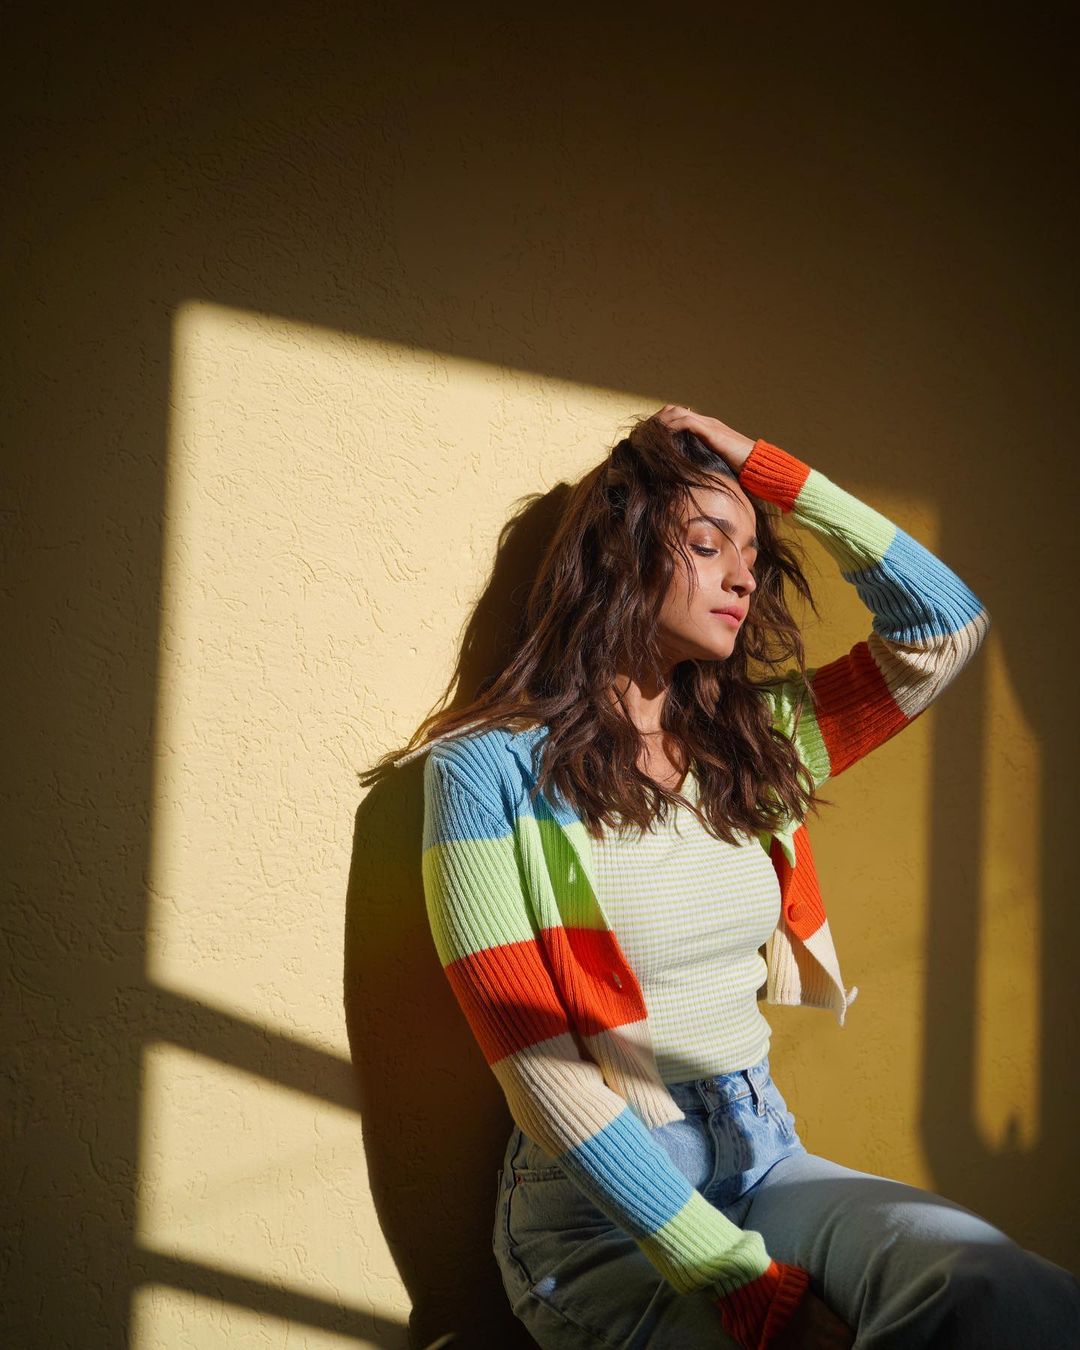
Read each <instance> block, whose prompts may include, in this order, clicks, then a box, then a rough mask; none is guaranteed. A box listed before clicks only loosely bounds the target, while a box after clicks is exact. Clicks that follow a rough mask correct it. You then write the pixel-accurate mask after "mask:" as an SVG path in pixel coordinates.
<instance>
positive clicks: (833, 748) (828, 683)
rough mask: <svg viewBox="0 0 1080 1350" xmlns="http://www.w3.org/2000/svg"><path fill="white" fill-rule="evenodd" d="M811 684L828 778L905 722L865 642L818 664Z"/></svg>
mask: <svg viewBox="0 0 1080 1350" xmlns="http://www.w3.org/2000/svg"><path fill="white" fill-rule="evenodd" d="M811 684H812V685H813V687H814V693H815V694H816V695H817V699H818V702H817V704H816V705H815V707H814V709H813V711H814V714H815V716H816V717H817V724H818V728H819V730H820V731H821V739H822V741H823V742H824V743H825V749H826V750H827V751H828V752H829V771H830V773H831V774H832V775H833V776H834V777H835V775H836V774H838V773H840V772H842V771H843V770H844V769H846V768H847V767H848V765H849V764H854V763H855V761H856V760H857V759H861V758H862V756H863V755H865V754H867V753H869V751H871V750H873V749H874V747H875V746H878V745H881V744H883V743H884V742H885V741H887V740H888V739H889V738H890V737H891V736H895V735H896V733H897V732H898V731H902V730H903V729H904V727H906V726H907V725H908V722H909V719H908V718H906V717H905V716H904V714H903V713H902V712H901V710H900V708H899V707H898V706H897V703H896V700H895V699H894V698H893V696H892V694H891V693H890V692H889V686H888V685H887V684H886V683H885V677H884V675H882V673H881V671H880V670H879V668H878V664H877V662H876V661H875V660H874V658H873V655H872V654H871V652H870V648H869V646H868V645H867V644H866V643H865V642H857V643H856V644H855V646H854V647H852V649H851V651H850V652H849V653H848V655H847V656H841V657H838V658H837V659H836V660H835V661H830V662H829V664H828V665H827V666H821V667H820V668H819V669H818V670H817V672H816V673H815V674H814V676H813V677H812V679H811ZM911 720H914V719H911Z"/></svg>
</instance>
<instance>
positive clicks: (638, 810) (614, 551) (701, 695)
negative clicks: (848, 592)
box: [360, 415, 824, 843]
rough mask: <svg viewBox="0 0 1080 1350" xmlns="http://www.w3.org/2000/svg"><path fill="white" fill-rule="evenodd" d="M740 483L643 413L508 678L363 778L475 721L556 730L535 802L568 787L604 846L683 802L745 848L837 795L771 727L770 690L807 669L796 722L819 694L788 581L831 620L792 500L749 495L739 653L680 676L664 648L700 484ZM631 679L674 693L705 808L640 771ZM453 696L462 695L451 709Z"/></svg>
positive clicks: (692, 664) (591, 493) (536, 586)
mask: <svg viewBox="0 0 1080 1350" xmlns="http://www.w3.org/2000/svg"><path fill="white" fill-rule="evenodd" d="M737 477H738V476H737V474H736V473H735V472H734V471H733V470H732V469H731V468H730V466H729V465H728V463H727V462H726V460H724V459H723V457H722V456H720V455H718V454H717V453H716V452H715V451H713V450H712V449H711V448H710V447H709V446H708V445H706V444H705V442H704V441H702V440H701V439H700V438H699V437H698V436H695V435H694V434H693V433H692V432H690V431H685V430H683V431H672V430H671V429H670V428H669V427H668V426H667V425H666V424H665V423H664V422H662V421H660V420H659V419H658V418H657V417H656V416H655V415H654V416H650V417H646V418H638V419H637V420H636V421H635V422H634V423H633V425H632V427H631V430H630V432H629V434H628V435H626V436H625V437H623V438H622V439H621V440H619V441H618V443H617V444H616V445H615V446H614V448H613V449H612V450H611V451H610V452H609V453H608V455H607V456H606V457H605V458H604V460H603V461H602V462H601V463H600V464H598V465H597V466H596V467H595V468H593V469H591V470H589V472H588V473H586V474H585V476H584V477H583V478H581V479H580V480H579V481H578V482H577V483H576V484H574V485H573V487H572V489H571V490H570V492H569V496H568V499H567V501H566V504H565V507H564V509H563V511H562V514H561V517H560V518H559V520H558V523H557V526H556V528H555V530H554V533H553V535H552V537H551V539H550V542H549V543H548V545H547V548H546V550H545V552H544V555H543V558H542V561H541V563H540V566H539V569H538V571H537V574H536V577H535V580H534V581H533V584H532V587H531V590H530V592H529V596H528V601H527V603H526V605H525V607H524V611H523V613H522V615H521V619H520V622H519V624H518V627H517V631H516V632H515V633H514V635H513V640H512V642H511V644H510V648H509V658H508V659H507V660H506V662H505V664H504V665H503V668H502V669H501V671H499V672H498V673H497V674H496V675H494V676H489V677H488V678H487V679H485V680H483V681H482V682H481V684H480V686H479V688H477V689H476V691H475V692H474V693H473V695H472V697H471V698H469V700H468V701H467V702H466V703H465V704H464V705H462V706H459V707H456V708H454V709H448V708H446V707H445V706H444V707H442V708H441V709H438V710H436V711H434V712H432V713H429V714H428V716H427V717H426V718H425V719H424V721H423V722H422V723H421V724H420V726H419V727H418V728H417V730H416V732H415V733H414V735H413V736H412V738H411V740H410V741H409V743H408V745H406V746H405V747H403V748H402V749H401V750H398V751H392V752H390V753H389V754H387V755H385V756H384V757H383V758H382V759H381V760H380V761H379V762H378V763H377V764H376V765H375V766H373V768H371V769H368V770H366V771H364V773H362V774H361V775H360V781H361V783H363V784H364V785H367V784H368V783H370V782H373V781H375V779H376V778H377V777H378V776H380V774H381V773H382V772H383V771H384V770H385V769H386V767H387V766H389V765H391V764H393V762H394V761H395V760H397V759H398V758H400V757H402V756H404V755H407V754H410V753H413V752H415V751H416V750H418V749H420V748H422V747H423V746H424V745H425V744H427V743H428V742H429V741H431V740H433V739H434V738H435V737H436V736H443V735H446V734H448V733H453V732H454V731H456V730H458V729H459V728H462V727H464V726H465V725H466V724H473V725H472V726H470V732H476V733H479V732H482V731H486V730H489V729H490V728H492V727H505V728H507V729H511V730H514V729H521V726H522V724H533V725H534V724H536V723H537V722H539V723H543V724H546V725H547V727H548V735H547V736H546V737H545V739H544V742H543V747H542V749H543V754H542V759H541V762H540V765H539V769H538V781H537V786H536V788H535V789H534V791H533V793H532V794H531V795H532V796H535V794H536V792H539V791H541V790H543V789H544V788H546V787H548V786H550V785H554V787H555V788H556V789H557V790H558V792H559V793H560V794H561V795H562V796H563V797H564V799H565V800H566V801H567V802H569V803H570V804H571V806H572V807H573V808H574V809H575V810H576V811H577V813H578V814H579V815H580V817H581V818H582V820H583V821H584V822H585V824H586V828H587V829H588V830H589V832H590V834H592V835H593V836H594V837H595V836H596V835H597V834H598V832H599V826H600V822H601V821H603V822H605V823H606V824H608V825H611V826H613V827H617V826H618V825H619V824H620V820H619V819H618V818H619V817H621V822H622V823H626V824H631V823H632V824H634V825H636V826H638V827H639V828H640V829H643V830H644V829H648V828H649V826H650V825H651V823H652V821H653V820H654V819H655V818H656V817H657V816H659V817H660V818H663V817H664V816H665V815H666V812H667V809H668V806H669V805H673V804H674V803H676V802H678V803H681V804H683V805H685V806H686V807H688V808H689V809H691V810H693V811H694V813H695V815H697V817H698V819H699V820H701V821H702V823H703V824H705V825H706V827H707V828H710V829H711V831H712V832H713V833H714V834H715V835H716V836H717V837H718V838H721V839H724V840H726V841H727V842H728V843H736V842H739V841H738V840H737V838H736V832H737V831H742V832H745V833H746V834H753V833H756V832H758V831H762V830H767V831H770V832H771V831H772V830H774V829H776V828H778V827H779V826H781V825H782V824H783V823H784V822H785V819H786V818H787V817H792V818H795V819H802V818H803V817H804V816H805V814H806V812H807V811H808V810H809V809H810V808H811V807H816V806H817V805H818V804H819V803H821V802H823V801H824V799H822V798H817V797H816V795H815V792H814V784H813V780H812V777H811V775H810V773H809V770H808V769H807V768H806V767H805V766H804V765H803V764H802V762H801V760H800V758H799V755H798V753H797V751H796V749H795V746H794V745H793V744H792V742H791V740H789V739H788V737H787V736H786V735H784V734H783V732H781V731H779V730H777V729H775V728H774V727H773V726H772V725H771V719H770V716H769V707H768V703H767V702H766V699H765V698H764V697H763V694H762V690H764V689H766V688H768V686H769V685H770V684H773V683H776V682H777V681H780V680H782V679H784V677H785V675H784V671H783V668H784V667H786V666H788V664H789V663H790V662H791V661H792V660H794V662H795V664H796V666H797V667H798V671H799V674H800V676H801V690H800V694H801V697H800V699H799V701H798V704H797V708H798V714H800V715H801V712H802V704H803V700H804V699H805V698H806V697H807V696H809V697H811V698H813V693H812V690H811V689H810V685H809V679H808V672H807V668H806V660H805V653H804V650H803V642H802V636H801V634H800V632H799V629H798V626H797V624H796V623H795V621H794V619H793V618H792V615H791V612H790V610H789V609H788V605H787V599H786V590H787V588H788V587H791V588H792V589H793V590H794V591H796V592H797V593H798V594H799V595H801V596H802V597H803V599H804V600H805V601H807V602H808V603H809V605H810V607H811V609H812V610H813V612H814V613H815V614H817V613H818V611H817V607H816V605H815V604H814V600H813V596H812V595H811V592H810V586H809V584H808V582H807V580H806V577H805V575H804V573H803V571H802V567H801V566H800V555H801V551H800V550H799V549H798V548H797V546H796V545H795V544H794V543H793V542H792V541H790V540H788V539H785V538H783V537H782V536H781V534H780V532H779V530H778V528H777V524H778V520H779V517H780V514H781V513H780V510H779V508H778V507H776V506H775V505H774V504H772V503H768V502H765V501H762V500H761V499H760V498H756V497H754V496H752V495H751V494H749V493H747V496H748V497H749V498H750V501H751V503H752V504H753V507H754V514H755V516H756V518H757V525H756V533H757V536H758V540H759V549H758V554H757V563H756V565H755V580H756V581H757V586H756V588H755V589H754V590H753V591H752V592H751V595H750V604H749V610H748V613H747V616H746V619H745V620H744V622H743V625H742V627H741V628H740V630H739V632H738V634H737V636H736V640H735V644H734V647H733V649H732V653H731V655H730V656H729V657H728V658H727V659H726V660H724V661H709V660H694V659H691V660H684V661H681V662H679V663H678V664H676V665H675V666H674V668H673V669H672V670H671V671H670V674H668V673H666V672H665V668H664V663H663V661H662V659H661V654H660V651H659V648H658V643H657V619H658V616H659V613H660V609H661V606H662V604H663V601H664V597H665V596H666V594H667V591H668V587H669V585H670V583H671V581H672V578H673V577H674V575H675V568H676V567H677V566H679V565H680V564H682V565H684V566H685V567H686V568H687V570H688V577H689V581H690V585H691V586H693V585H694V582H695V579H696V572H695V569H694V565H693V560H692V558H691V557H690V556H689V554H688V553H687V552H686V549H685V544H684V539H683V535H684V526H683V523H682V522H683V519H684V508H685V506H686V505H687V504H688V503H689V501H690V497H689V494H690V491H691V490H692V489H694V488H706V489H720V490H721V491H729V490H730V489H728V488H727V487H726V483H730V481H731V480H732V479H736V481H737ZM743 490H744V491H745V489H743ZM755 664H756V666H757V667H758V668H759V672H760V673H759V675H758V676H757V677H755V676H753V675H752V674H751V668H752V666H754V665H755ZM620 670H624V671H625V670H631V671H634V672H635V673H636V674H639V675H641V674H644V675H649V676H651V677H652V678H653V679H655V680H657V681H659V682H660V686H661V687H664V688H666V697H665V698H664V701H663V704H662V710H661V719H660V726H661V728H662V729H663V730H664V731H665V732H666V733H667V736H666V737H665V741H667V742H669V743H670V742H671V741H674V742H675V743H676V744H678V745H679V746H680V747H681V749H682V751H683V754H684V755H685V756H686V757H687V759H688V762H689V763H690V765H691V766H692V767H693V769H694V772H695V775H696V777H697V780H698V785H699V803H700V810H699V809H698V808H697V806H695V804H694V803H693V802H692V801H690V800H689V799H688V798H687V797H685V796H683V795H682V794H681V793H678V792H670V791H668V790H667V789H665V788H663V787H661V786H660V785H659V784H658V783H656V782H655V781H654V780H653V779H651V778H649V777H648V776H647V775H646V774H643V773H642V772H641V770H640V769H639V768H638V767H637V760H638V757H639V755H640V753H641V748H642V744H643V741H642V737H641V733H640V732H639V731H638V730H637V729H636V727H635V726H634V724H633V723H632V721H630V719H629V718H628V717H627V716H626V715H625V713H624V712H623V711H622V709H621V707H620V704H619V703H618V701H617V700H616V698H615V697H614V693H613V690H614V687H615V683H616V676H617V672H618V671H620ZM787 675H788V676H789V677H790V676H792V675H793V672H791V671H790V670H789V671H787ZM448 697H449V690H448V691H447V694H446V695H444V696H443V698H442V699H441V700H440V703H441V704H443V705H445V703H446V701H447V699H448ZM796 725H797V722H796Z"/></svg>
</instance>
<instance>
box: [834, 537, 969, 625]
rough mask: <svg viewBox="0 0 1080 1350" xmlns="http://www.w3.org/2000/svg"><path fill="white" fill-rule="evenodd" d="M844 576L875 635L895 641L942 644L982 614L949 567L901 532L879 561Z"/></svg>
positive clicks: (964, 586) (966, 589)
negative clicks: (866, 611) (867, 614)
mask: <svg viewBox="0 0 1080 1350" xmlns="http://www.w3.org/2000/svg"><path fill="white" fill-rule="evenodd" d="M842 576H843V577H844V580H845V581H850V582H851V583H852V584H853V585H854V587H855V589H856V590H857V591H858V593H859V598H860V599H861V600H862V602H863V604H864V605H866V607H867V608H868V609H869V610H870V611H871V612H872V613H873V615H874V623H873V630H874V632H875V633H878V634H880V635H881V637H883V638H886V639H888V640H889V641H891V642H910V643H914V644H916V645H919V646H925V645H927V644H928V643H931V642H937V641H940V639H942V638H944V637H948V636H949V635H950V634H953V633H958V632H959V631H960V630H961V629H962V628H963V627H965V625H967V624H969V623H970V622H971V621H972V620H973V619H976V618H978V616H979V615H980V614H981V613H982V611H983V606H982V601H981V600H980V599H979V597H978V596H977V595H976V594H975V592H974V591H972V590H971V589H970V587H968V586H967V585H966V584H965V583H964V582H963V581H961V579H960V578H959V577H958V576H957V575H956V573H955V572H954V571H952V569H951V568H949V567H946V566H945V564H944V563H943V562H942V561H941V560H940V558H936V557H935V556H934V554H933V553H931V552H930V550H929V549H928V548H924V546H923V545H922V544H920V543H919V541H918V540H917V539H913V538H912V537H911V535H910V534H908V533H907V532H906V531H905V530H901V529H899V528H897V531H896V534H895V536H894V538H893V541H892V543H891V544H890V545H889V547H888V548H887V549H886V550H885V556H884V558H883V559H882V560H881V562H880V563H876V564H875V565H874V566H873V567H865V568H861V569H860V570H859V571H857V572H843V573H842Z"/></svg>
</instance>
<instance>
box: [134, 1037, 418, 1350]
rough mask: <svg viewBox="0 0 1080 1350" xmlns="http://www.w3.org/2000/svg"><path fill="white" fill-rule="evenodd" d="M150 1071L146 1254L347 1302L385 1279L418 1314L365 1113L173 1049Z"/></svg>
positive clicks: (403, 1311)
mask: <svg viewBox="0 0 1080 1350" xmlns="http://www.w3.org/2000/svg"><path fill="white" fill-rule="evenodd" d="M143 1069H144V1078H143V1111H142V1120H141V1126H140V1141H139V1152H140V1184H139V1192H138V1196H137V1207H136V1231H135V1238H136V1241H137V1242H138V1244H139V1246H140V1248H141V1249H142V1250H144V1251H148V1252H156V1253H159V1254H161V1255H163V1256H167V1257H172V1258H176V1259H180V1260H190V1261H193V1262H196V1263H198V1264H199V1265H202V1266H210V1267H212V1268H213V1269H214V1270H216V1271H221V1272H222V1273H228V1274H234V1275H242V1276H245V1277H247V1278H249V1279H253V1280H257V1281H261V1282H262V1283H264V1284H266V1285H268V1286H272V1287H273V1288H274V1289H280V1290H291V1291H294V1292H297V1293H301V1294H302V1295H303V1296H304V1297H306V1298H315V1299H318V1300H325V1301H329V1302H331V1303H336V1304H343V1305H346V1306H348V1305H350V1304H355V1302H356V1300H357V1290H358V1289H368V1288H372V1287H373V1286H374V1285H375V1284H378V1286H379V1288H380V1289H381V1290H382V1292H383V1294H384V1295H391V1296H392V1295H394V1294H397V1293H399V1292H400V1299H399V1301H398V1303H397V1307H396V1310H393V1311H394V1312H395V1315H397V1316H401V1317H404V1316H406V1315H407V1310H408V1307H409V1303H408V1299H407V1295H406V1294H405V1292H404V1290H400V1288H399V1285H398V1281H397V1279H396V1277H394V1276H393V1275H392V1274H389V1272H392V1271H393V1270H394V1263H393V1259H392V1257H391V1255H390V1252H389V1250H388V1249H387V1247H386V1243H385V1241H384V1240H383V1238H382V1236H381V1233H380V1227H379V1222H378V1217H377V1214H376V1211H375V1205H374V1202H373V1200H372V1198H371V1194H370V1191H369V1186H368V1177H367V1168H366V1164H365V1161H364V1152H363V1140H362V1134H361V1128H360V1122H359V1119H358V1118H357V1116H356V1114H355V1113H354V1112H353V1111H351V1110H348V1109H346V1108H342V1107H335V1106H331V1105H328V1104H326V1103H325V1102H317V1101H315V1100H313V1099H312V1098H311V1097H310V1096H308V1095H307V1094H306V1093H299V1092H293V1091H290V1090H289V1089H287V1088H283V1087H281V1086H278V1085H273V1084H268V1083H267V1082H266V1080H265V1079H264V1078H261V1077H258V1076H257V1075H252V1074H247V1073H243V1072H241V1071H240V1070H238V1069H237V1068H236V1067H235V1066H233V1065H226V1064H220V1063H218V1062H217V1061H216V1060H213V1059H209V1058H206V1057H204V1056H201V1055H195V1054H191V1053H190V1052H188V1051H185V1050H181V1049H179V1048H177V1047H175V1046H172V1045H166V1044H162V1043H151V1044H150V1045H149V1046H148V1047H147V1049H146V1051H145V1054H144V1058H143ZM360 1311H367V1312H370V1311H372V1310H371V1309H370V1308H367V1309H361V1310H360ZM384 1311H387V1312H389V1311H391V1309H384ZM148 1343H152V1342H148Z"/></svg>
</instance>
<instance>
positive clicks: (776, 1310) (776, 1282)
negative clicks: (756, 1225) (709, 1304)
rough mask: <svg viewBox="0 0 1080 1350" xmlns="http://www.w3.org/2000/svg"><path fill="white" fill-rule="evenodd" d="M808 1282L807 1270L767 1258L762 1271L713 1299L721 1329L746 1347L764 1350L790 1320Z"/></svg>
mask: <svg viewBox="0 0 1080 1350" xmlns="http://www.w3.org/2000/svg"><path fill="white" fill-rule="evenodd" d="M809 1283H810V1274H809V1272H808V1271H805V1270H803V1269H802V1268H801V1267H800V1266H789V1265H787V1264H786V1263H785V1262H783V1261H770V1262H769V1268H768V1270H766V1271H765V1272H764V1274H762V1275H759V1276H758V1277H757V1278H756V1279H753V1280H751V1281H750V1283H749V1284H743V1285H740V1286H739V1287H738V1288H737V1289H732V1291H731V1292H730V1293H729V1294H724V1295H722V1296H721V1297H720V1298H718V1299H716V1306H717V1308H718V1309H719V1310H720V1317H721V1320H722V1321H723V1323H724V1330H725V1331H726V1332H727V1333H728V1335H729V1336H734V1337H735V1339H736V1340H737V1341H738V1342H739V1344H740V1345H742V1346H744V1347H745V1350H766V1347H767V1346H768V1344H769V1342H770V1341H771V1340H772V1339H773V1337H774V1336H776V1335H778V1334H779V1332H780V1331H781V1330H782V1328H784V1327H785V1326H787V1324H788V1322H789V1321H790V1320H791V1316H792V1314H793V1313H794V1311H795V1309H796V1308H797V1307H798V1306H799V1303H800V1301H801V1300H802V1296H803V1294H805V1293H806V1289H807V1286H808V1285H809Z"/></svg>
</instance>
